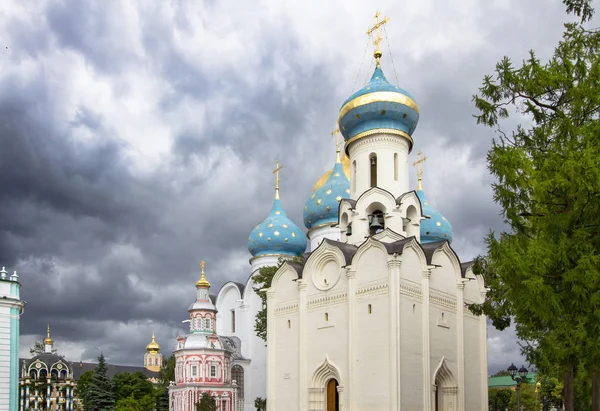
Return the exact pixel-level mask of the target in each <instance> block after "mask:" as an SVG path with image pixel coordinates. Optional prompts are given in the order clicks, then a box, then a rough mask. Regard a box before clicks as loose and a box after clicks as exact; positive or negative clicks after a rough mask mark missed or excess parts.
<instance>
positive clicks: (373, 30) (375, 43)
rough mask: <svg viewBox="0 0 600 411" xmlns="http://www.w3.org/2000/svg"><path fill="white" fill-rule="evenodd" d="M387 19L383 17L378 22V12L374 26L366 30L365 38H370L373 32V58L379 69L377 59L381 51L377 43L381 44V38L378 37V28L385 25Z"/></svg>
mask: <svg viewBox="0 0 600 411" xmlns="http://www.w3.org/2000/svg"><path fill="white" fill-rule="evenodd" d="M388 20H389V18H387V17H385V18H384V19H383V20H381V21H379V11H377V12H375V25H374V26H373V27H371V28H370V29H369V30H367V36H370V35H371V33H373V32H375V40H374V41H373V44H374V45H375V52H374V53H373V56H374V57H375V60H376V61H377V67H379V59H380V58H381V56H382V53H381V50H380V49H379V43H380V42H381V37H380V36H379V28H380V27H381V26H383V25H384V24H385V23H387V22H388Z"/></svg>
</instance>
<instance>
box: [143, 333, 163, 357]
mask: <svg viewBox="0 0 600 411" xmlns="http://www.w3.org/2000/svg"><path fill="white" fill-rule="evenodd" d="M146 351H148V352H151V351H156V352H158V351H160V345H158V343H157V342H156V338H155V337H154V333H152V341H150V343H149V344H148V345H147V346H146Z"/></svg>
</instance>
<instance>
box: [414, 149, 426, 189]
mask: <svg viewBox="0 0 600 411" xmlns="http://www.w3.org/2000/svg"><path fill="white" fill-rule="evenodd" d="M422 154H423V153H421V151H420V150H419V152H418V153H417V161H415V162H414V163H413V166H416V167H417V181H418V185H417V190H422V189H423V183H422V181H423V166H422V165H421V164H422V163H424V162H425V161H426V160H427V157H423V158H421V155H422Z"/></svg>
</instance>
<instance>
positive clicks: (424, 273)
mask: <svg viewBox="0 0 600 411" xmlns="http://www.w3.org/2000/svg"><path fill="white" fill-rule="evenodd" d="M421 276H422V277H423V278H424V279H426V280H429V279H430V278H431V270H430V269H428V268H427V269H425V270H423V271H422V272H421Z"/></svg>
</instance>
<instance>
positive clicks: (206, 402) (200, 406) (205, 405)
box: [196, 392, 217, 411]
mask: <svg viewBox="0 0 600 411" xmlns="http://www.w3.org/2000/svg"><path fill="white" fill-rule="evenodd" d="M196 411H217V402H216V401H215V399H214V398H213V397H212V395H210V394H209V393H207V392H203V393H202V396H201V397H200V401H199V402H198V403H196Z"/></svg>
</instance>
